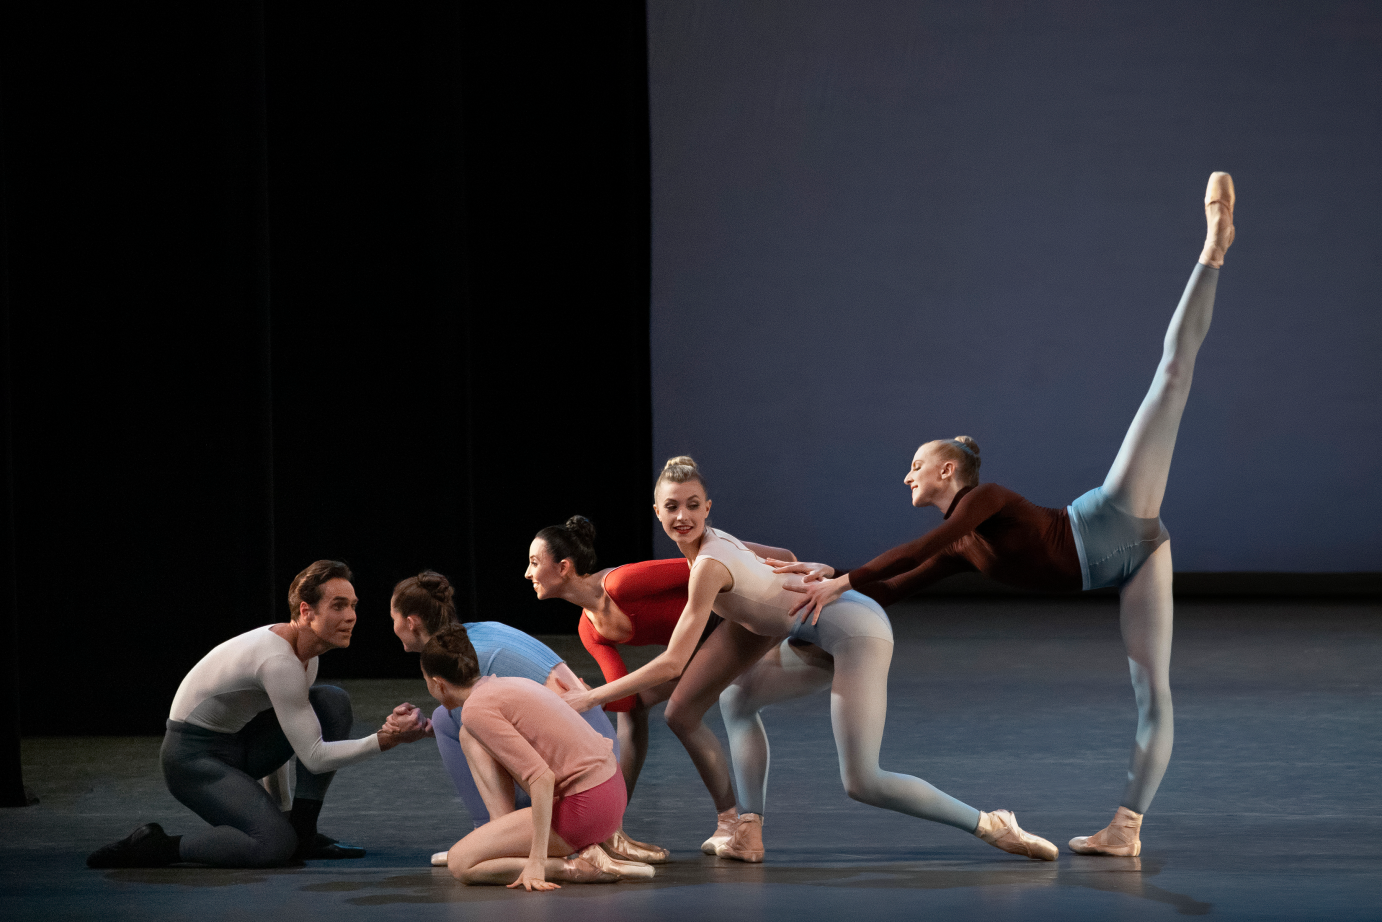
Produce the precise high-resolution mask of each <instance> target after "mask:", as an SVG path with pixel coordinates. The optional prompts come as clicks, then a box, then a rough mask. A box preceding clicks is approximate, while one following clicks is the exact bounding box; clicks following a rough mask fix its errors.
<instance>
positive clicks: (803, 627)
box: [788, 589, 893, 653]
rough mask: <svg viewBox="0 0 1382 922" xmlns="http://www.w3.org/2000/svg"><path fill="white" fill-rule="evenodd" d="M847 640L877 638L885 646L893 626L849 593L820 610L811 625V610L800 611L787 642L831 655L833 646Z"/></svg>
mask: <svg viewBox="0 0 1382 922" xmlns="http://www.w3.org/2000/svg"><path fill="white" fill-rule="evenodd" d="M850 637H877V638H879V639H880V640H886V641H888V642H889V643H891V642H892V639H893V625H892V622H891V621H889V620H888V615H887V613H886V612H885V611H883V606H881V605H879V604H878V603H877V602H875V601H874V600H873V599H871V598H869V597H868V596H866V595H864V594H863V593H861V592H857V591H855V590H853V589H847V590H845V592H844V594H843V595H841V596H840V597H839V598H838V599H836V600H835V601H833V602H831V603H830V604H829V605H827V606H825V608H822V609H821V617H820V619H819V620H818V621H817V622H816V623H815V624H812V623H811V609H810V608H806V609H803V611H802V613H798V615H797V619H796V622H795V623H794V624H793V625H792V633H791V634H790V635H788V640H790V641H792V642H793V643H811V644H815V645H816V646H818V647H820V648H821V649H822V650H824V651H825V652H826V653H834V652H835V646H836V645H837V644H839V643H840V642H842V641H844V640H848V639H849V638H850Z"/></svg>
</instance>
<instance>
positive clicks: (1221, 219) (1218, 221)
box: [1200, 172, 1238, 269]
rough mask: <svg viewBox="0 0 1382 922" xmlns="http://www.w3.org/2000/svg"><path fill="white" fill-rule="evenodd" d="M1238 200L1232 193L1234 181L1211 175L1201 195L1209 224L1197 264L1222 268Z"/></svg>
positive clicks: (1232, 231) (1231, 233)
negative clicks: (1234, 208) (1202, 195)
mask: <svg viewBox="0 0 1382 922" xmlns="http://www.w3.org/2000/svg"><path fill="white" fill-rule="evenodd" d="M1237 201H1238V196H1237V193H1236V192H1235V191H1234V189H1233V177H1232V176H1230V175H1228V174H1227V173H1222V172H1219V173H1211V174H1210V176H1209V185H1208V186H1207V187H1206V188H1205V192H1204V216H1205V220H1206V221H1207V222H1208V223H1209V230H1208V232H1207V233H1206V235H1205V241H1204V250H1203V251H1202V252H1201V253H1200V262H1202V263H1204V264H1205V265H1206V266H1210V267H1212V268H1214V269H1218V268H1221V267H1222V266H1223V264H1224V254H1225V253H1227V252H1228V248H1229V247H1230V246H1231V245H1232V244H1233V237H1234V228H1233V206H1234V205H1235V204H1236V203H1237Z"/></svg>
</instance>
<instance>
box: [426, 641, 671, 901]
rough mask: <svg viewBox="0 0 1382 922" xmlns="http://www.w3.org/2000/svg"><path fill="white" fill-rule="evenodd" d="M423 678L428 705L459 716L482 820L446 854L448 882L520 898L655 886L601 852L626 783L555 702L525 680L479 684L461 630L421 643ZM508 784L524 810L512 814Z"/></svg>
mask: <svg viewBox="0 0 1382 922" xmlns="http://www.w3.org/2000/svg"><path fill="white" fill-rule="evenodd" d="M422 675H423V677H424V678H425V679H426V680H427V690H428V691H429V692H431V694H432V697H434V698H436V699H437V700H438V701H439V702H441V703H442V705H444V706H445V707H447V708H461V709H462V711H461V714H462V723H463V726H462V727H461V729H460V736H459V739H460V743H461V747H462V748H463V749H464V750H465V754H466V758H467V760H468V761H469V762H470V767H471V770H472V772H473V773H474V776H475V781H476V784H477V786H478V787H479V789H480V794H481V796H482V797H483V798H484V801H485V806H486V807H487V808H488V810H489V816H490V821H489V822H488V823H486V824H484V825H483V826H480V827H479V828H477V829H476V830H475V831H473V832H471V833H470V834H469V835H468V836H466V837H465V838H464V839H461V841H459V842H457V843H456V844H455V845H453V846H451V850H450V852H449V853H448V854H447V867H448V868H449V869H450V871H451V874H452V876H454V877H455V878H456V879H457V880H459V881H462V882H464V883H467V884H507V885H508V886H509V887H510V888H513V887H518V886H522V887H524V888H525V889H528V890H554V889H557V887H558V885H557V884H556V883H553V881H563V882H571V883H610V882H614V881H617V880H625V879H643V880H646V879H649V878H651V877H652V876H653V868H652V866H651V865H647V864H641V863H639V862H636V861H619V860H617V859H614V858H611V857H610V856H609V855H607V854H606V853H605V852H604V850H603V849H601V848H600V843H601V842H603V841H604V840H606V839H608V838H609V837H610V836H611V835H613V834H614V832H615V831H616V830H617V829H619V828H620V826H621V825H622V823H623V820H624V807H625V806H626V805H627V803H628V795H627V793H626V792H625V788H624V776H623V775H622V774H621V773H620V772H619V762H618V760H617V759H615V757H614V751H613V748H612V746H611V744H610V741H609V740H608V739H606V738H605V737H603V736H601V735H600V734H599V733H597V732H595V731H594V730H593V729H591V727H590V725H589V724H587V723H586V722H585V720H584V719H582V718H581V716H580V715H579V714H577V713H576V712H575V711H573V710H572V709H571V708H570V707H569V706H567V704H566V703H565V702H564V701H562V700H561V698H558V697H557V696H556V694H555V693H553V692H552V691H551V690H550V689H548V688H546V687H545V686H543V685H539V684H538V683H537V682H534V681H532V680H531V679H522V678H510V677H500V676H483V677H482V676H481V675H480V667H479V663H478V662H477V660H476V656H475V648H474V647H473V646H472V645H471V643H470V640H469V638H468V637H467V636H466V633H465V631H464V630H457V629H447V630H443V631H441V632H440V633H438V634H436V635H435V636H433V637H432V639H431V640H429V641H428V642H427V646H426V647H425V648H424V649H423V651H422ZM514 782H517V783H518V785H519V786H520V787H522V788H523V790H525V791H527V792H528V795H529V796H530V797H531V799H532V802H533V805H532V806H531V807H525V808H524V809H522V810H516V809H514V800H513V785H514Z"/></svg>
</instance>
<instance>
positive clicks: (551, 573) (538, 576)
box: [523, 538, 576, 599]
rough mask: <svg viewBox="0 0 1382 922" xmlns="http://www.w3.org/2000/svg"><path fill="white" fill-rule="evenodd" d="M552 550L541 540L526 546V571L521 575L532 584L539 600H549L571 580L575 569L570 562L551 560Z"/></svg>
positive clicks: (538, 539) (535, 539) (537, 539)
mask: <svg viewBox="0 0 1382 922" xmlns="http://www.w3.org/2000/svg"><path fill="white" fill-rule="evenodd" d="M553 557H554V555H553V554H552V549H551V548H549V547H548V546H547V542H546V541H543V540H542V539H541V538H534V539H533V543H532V544H530V545H528V569H527V570H526V571H524V573H523V575H524V576H525V577H527V578H528V580H529V581H530V582H532V584H533V592H536V593H537V597H538V598H539V599H550V598H552V597H553V596H555V595H556V593H557V591H558V590H559V589H561V587H562V586H563V585H564V584H565V583H566V582H567V581H568V580H569V579H570V578H571V576H572V575H573V574H574V573H575V571H576V568H575V566H574V565H573V564H572V563H571V561H570V560H555V559H553Z"/></svg>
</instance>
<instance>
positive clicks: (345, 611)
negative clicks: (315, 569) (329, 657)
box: [300, 577, 360, 649]
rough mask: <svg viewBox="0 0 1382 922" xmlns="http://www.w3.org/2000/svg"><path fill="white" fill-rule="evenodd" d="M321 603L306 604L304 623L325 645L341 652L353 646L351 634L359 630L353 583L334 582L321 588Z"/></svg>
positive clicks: (331, 580)
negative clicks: (356, 620)
mask: <svg viewBox="0 0 1382 922" xmlns="http://www.w3.org/2000/svg"><path fill="white" fill-rule="evenodd" d="M321 591H322V597H321V601H320V602H318V603H317V604H316V605H308V604H307V603H306V602H303V603H302V607H301V609H300V611H301V613H302V619H301V620H302V623H303V626H304V627H306V628H307V629H308V630H309V631H311V632H312V633H313V634H315V635H317V637H318V639H320V640H321V642H322V643H324V644H326V645H327V646H329V647H335V648H337V649H341V648H344V647H348V646H350V634H351V632H352V631H354V630H355V606H356V605H358V604H359V602H360V600H359V599H357V598H356V597H355V587H354V586H352V585H351V584H350V580H347V579H340V578H339V577H338V578H336V579H330V580H327V581H326V582H324V583H322V585H321Z"/></svg>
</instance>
